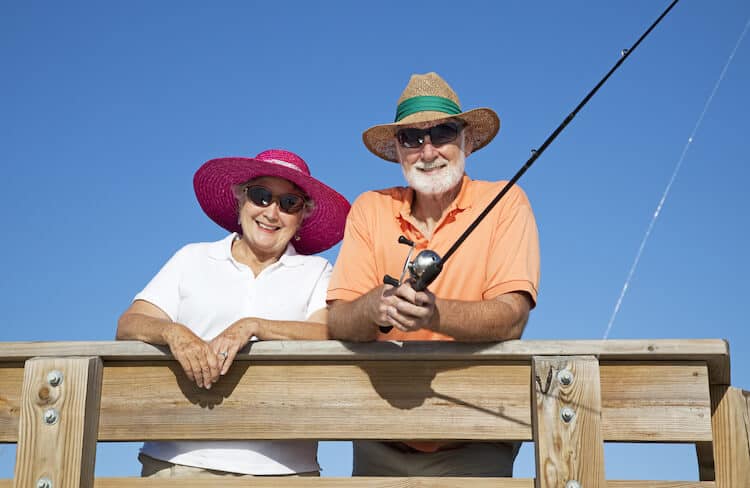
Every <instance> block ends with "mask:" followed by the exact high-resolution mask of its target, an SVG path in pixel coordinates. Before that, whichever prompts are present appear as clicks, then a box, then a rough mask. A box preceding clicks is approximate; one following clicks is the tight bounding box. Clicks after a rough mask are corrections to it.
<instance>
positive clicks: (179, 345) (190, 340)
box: [116, 300, 221, 389]
mask: <svg viewBox="0 0 750 488" xmlns="http://www.w3.org/2000/svg"><path fill="white" fill-rule="evenodd" d="M116 339H117V340H118V341H122V340H139V341H143V342H148V343H150V344H161V345H168V346H169V349H170V351H172V355H173V356H174V357H175V359H177V361H178V362H179V363H180V366H182V369H183V370H184V371H185V374H186V375H187V377H188V378H190V381H195V383H196V384H197V385H198V386H199V387H201V388H203V387H205V388H206V389H210V388H211V385H212V384H213V383H216V381H218V379H219V373H220V362H221V361H220V358H219V357H218V356H217V354H216V352H214V350H213V349H212V348H211V347H210V346H209V345H208V344H207V343H206V342H205V341H204V340H203V339H201V338H200V337H198V336H197V335H195V334H194V333H193V331H191V330H190V329H188V328H187V327H185V326H184V325H182V324H178V323H176V322H172V320H171V319H170V318H169V316H168V315H167V314H166V313H164V311H163V310H162V309H160V308H159V307H157V306H156V305H154V304H152V303H150V302H147V301H145V300H136V301H134V302H133V303H132V304H131V305H130V307H128V309H127V310H125V312H124V313H123V314H122V316H120V319H119V320H118V321H117V334H116Z"/></svg>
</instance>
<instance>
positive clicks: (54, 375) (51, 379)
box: [47, 369, 63, 386]
mask: <svg viewBox="0 0 750 488" xmlns="http://www.w3.org/2000/svg"><path fill="white" fill-rule="evenodd" d="M62 381H63V374H62V371H59V370H57V369H54V370H52V371H50V372H49V373H47V383H49V384H50V386H60V383H62Z"/></svg>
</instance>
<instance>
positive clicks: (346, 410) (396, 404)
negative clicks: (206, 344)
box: [100, 361, 531, 440]
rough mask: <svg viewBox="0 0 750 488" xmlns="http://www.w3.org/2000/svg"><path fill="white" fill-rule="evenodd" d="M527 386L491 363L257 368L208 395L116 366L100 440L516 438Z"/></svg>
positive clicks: (524, 430)
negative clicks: (136, 392)
mask: <svg viewBox="0 0 750 488" xmlns="http://www.w3.org/2000/svg"><path fill="white" fill-rule="evenodd" d="M529 377H530V374H529V366H528V365H526V364H507V363H493V362H482V363H480V364H475V365H469V364H462V363H459V362H454V361H430V362H401V361H393V362H382V361H362V362H359V363H357V364H356V365H354V364H345V363H340V362H336V363H330V362H319V363H312V362H309V361H302V362H299V361H298V362H273V363H265V362H261V363H257V364H252V363H244V364H237V365H235V366H234V367H233V368H232V370H230V372H229V374H228V375H227V376H226V377H224V378H222V380H221V381H220V382H219V383H217V384H216V385H215V386H214V387H213V388H212V389H211V390H208V391H206V390H201V389H198V388H196V387H195V386H194V385H193V384H191V383H190V382H188V381H187V380H186V379H185V377H184V374H183V373H182V371H181V370H179V366H177V365H173V366H172V367H171V368H165V367H164V366H163V365H162V364H152V365H150V366H134V365H130V364H127V363H120V364H119V365H117V366H112V367H108V368H106V370H105V374H104V385H103V392H104V395H103V399H102V418H101V421H100V439H104V440H126V439H127V440H138V439H170V438H171V439H189V438H191V437H195V436H196V434H197V435H198V436H199V437H201V438H206V439H242V438H254V439H295V438H312V439H326V440H327V439H352V438H355V439H424V440H428V439H467V440H468V439H487V438H492V437H493V436H496V435H497V434H498V433H500V432H502V433H503V434H506V435H508V438H509V439H523V438H528V437H529V436H530V424H531V418H530V412H529V409H528V392H529ZM133 391H139V392H142V394H141V395H138V396H134V395H133ZM136 419H137V422H134V421H135V420H136ZM136 423H137V425H134V424H136ZM228 425H231V426H232V428H231V429H228V428H227V426H228Z"/></svg>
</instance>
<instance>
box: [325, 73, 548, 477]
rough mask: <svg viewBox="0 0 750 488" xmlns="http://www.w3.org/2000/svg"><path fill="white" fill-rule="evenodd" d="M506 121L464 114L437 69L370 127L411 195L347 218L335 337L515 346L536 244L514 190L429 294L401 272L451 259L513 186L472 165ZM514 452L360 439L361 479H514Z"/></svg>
mask: <svg viewBox="0 0 750 488" xmlns="http://www.w3.org/2000/svg"><path fill="white" fill-rule="evenodd" d="M499 128H500V120H499V118H498V116H497V114H496V113H495V112H494V111H493V110H491V109H488V108H478V109H474V110H469V111H466V112H462V111H461V108H460V104H459V100H458V97H457V96H456V94H455V92H454V91H453V90H452V89H451V87H450V86H449V85H448V84H447V83H446V82H445V81H444V80H443V79H442V78H441V77H440V76H438V75H437V74H436V73H428V74H425V75H413V76H412V77H411V79H410V80H409V83H408V85H407V87H406V89H405V90H404V92H403V93H402V94H401V97H400V98H399V100H398V106H397V110H396V121H395V123H392V124H383V125H377V126H374V127H371V128H370V129H368V130H366V131H365V132H364V134H363V139H364V143H365V145H366V146H367V148H368V149H369V150H370V151H371V152H373V153H374V154H375V155H377V156H379V157H381V158H383V159H385V160H387V161H392V162H398V163H400V165H401V169H402V170H403V173H404V176H405V178H406V181H407V183H408V185H409V186H408V187H406V188H404V187H395V188H389V189H386V190H379V191H370V192H366V193H364V194H363V195H361V196H360V197H359V198H358V199H357V200H356V202H355V203H354V205H353V206H352V208H351V212H350V213H349V216H348V219H347V223H346V231H345V233H344V242H343V245H342V247H341V251H340V253H339V256H338V260H337V262H336V265H335V267H334V271H333V276H332V278H331V282H330V285H329V289H328V302H329V303H330V305H331V307H330V311H329V322H328V326H329V331H330V333H331V335H332V337H333V338H336V339H341V340H349V341H372V340H457V341H464V342H469V341H502V340H507V339H518V338H519V337H521V334H522V333H523V330H524V327H525V325H526V321H527V320H528V316H529V311H530V310H531V309H532V308H533V307H534V305H535V303H536V297H537V286H538V282H539V244H538V237H537V228H536V223H535V220H534V215H533V213H532V210H531V206H530V204H529V202H528V200H527V198H526V195H525V194H524V193H523V191H522V190H521V189H520V188H518V187H517V186H515V187H513V188H512V189H511V190H510V191H509V192H508V193H507V194H506V195H505V197H503V199H502V200H501V201H500V203H499V204H498V205H497V206H496V207H495V208H494V209H493V210H492V212H491V213H490V214H489V215H488V216H487V217H486V218H485V219H484V220H483V221H482V223H481V224H480V225H479V226H478V227H477V228H476V229H475V230H474V232H473V233H472V234H471V235H470V237H469V238H468V239H467V240H466V241H465V242H464V243H463V244H462V245H461V246H460V247H459V248H458V250H457V251H456V253H455V254H454V255H453V256H452V257H451V259H450V260H449V261H447V262H446V264H445V267H444V269H443V271H442V273H441V274H440V275H439V276H438V278H437V279H436V280H435V281H434V282H433V283H432V284H431V285H430V286H429V287H428V289H426V290H424V291H419V292H417V291H415V290H414V289H413V288H412V287H411V286H410V284H409V282H406V283H403V284H401V285H400V286H398V287H393V286H391V285H385V284H383V276H384V275H386V274H390V275H393V276H399V275H400V274H401V270H402V267H403V263H404V260H405V258H406V254H407V252H408V248H407V246H404V245H402V244H399V243H398V237H399V236H400V235H403V236H405V237H407V238H408V239H409V240H411V241H413V242H414V243H415V252H418V251H420V250H423V249H432V250H434V251H436V252H437V253H439V254H440V253H445V251H446V250H448V248H450V246H451V245H452V244H453V243H454V242H455V241H456V240H457V239H458V237H459V236H460V235H461V234H462V233H463V232H464V231H465V230H466V228H467V227H468V226H469V225H470V224H471V222H473V221H474V219H475V218H476V217H477V215H479V213H481V212H482V210H484V209H485V207H486V206H487V204H488V203H489V202H490V201H491V200H492V199H493V197H495V196H496V195H497V193H498V192H499V190H500V189H501V188H502V186H503V185H504V184H505V182H486V181H477V180H471V179H470V178H469V177H468V176H467V175H466V174H465V172H464V163H465V158H466V156H468V155H469V154H471V153H473V152H475V151H478V150H479V149H481V148H482V147H484V146H485V145H487V144H488V143H489V142H490V141H491V140H492V139H493V137H494V136H495V135H496V134H497V132H498V130H499ZM386 330H387V331H388V332H385V331H386ZM517 452H518V444H508V443H450V444H446V443H430V442H395V443H382V442H355V444H354V475H366V476H512V468H513V460H514V459H515V456H516V454H517Z"/></svg>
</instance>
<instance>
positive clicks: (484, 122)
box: [362, 107, 500, 163]
mask: <svg viewBox="0 0 750 488" xmlns="http://www.w3.org/2000/svg"><path fill="white" fill-rule="evenodd" d="M449 119H461V120H463V121H465V122H466V123H467V125H468V126H469V127H471V129H470V134H471V141H470V142H471V148H472V149H471V150H472V152H475V151H478V150H480V149H482V148H483V147H484V146H486V145H487V144H489V143H490V141H492V139H493V138H494V137H495V136H496V135H497V133H498V131H499V130H500V117H498V116H497V113H495V111H494V110H492V109H490V108H484V107H483V108H475V109H473V110H468V111H466V112H462V113H460V114H456V115H446V114H445V113H444V112H432V111H425V112H417V113H415V114H412V115H409V116H408V117H404V118H403V119H402V120H400V121H399V122H394V123H392V124H380V125H375V126H373V127H370V128H369V129H367V130H366V131H364V132H363V133H362V141H363V142H364V143H365V146H367V149H369V150H370V152H372V153H373V154H374V155H376V156H378V157H380V158H383V159H385V160H386V161H392V162H394V163H397V162H398V156H397V154H396V131H397V130H398V129H399V128H400V127H403V126H407V125H414V124H418V123H422V122H436V121H439V120H449Z"/></svg>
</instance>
